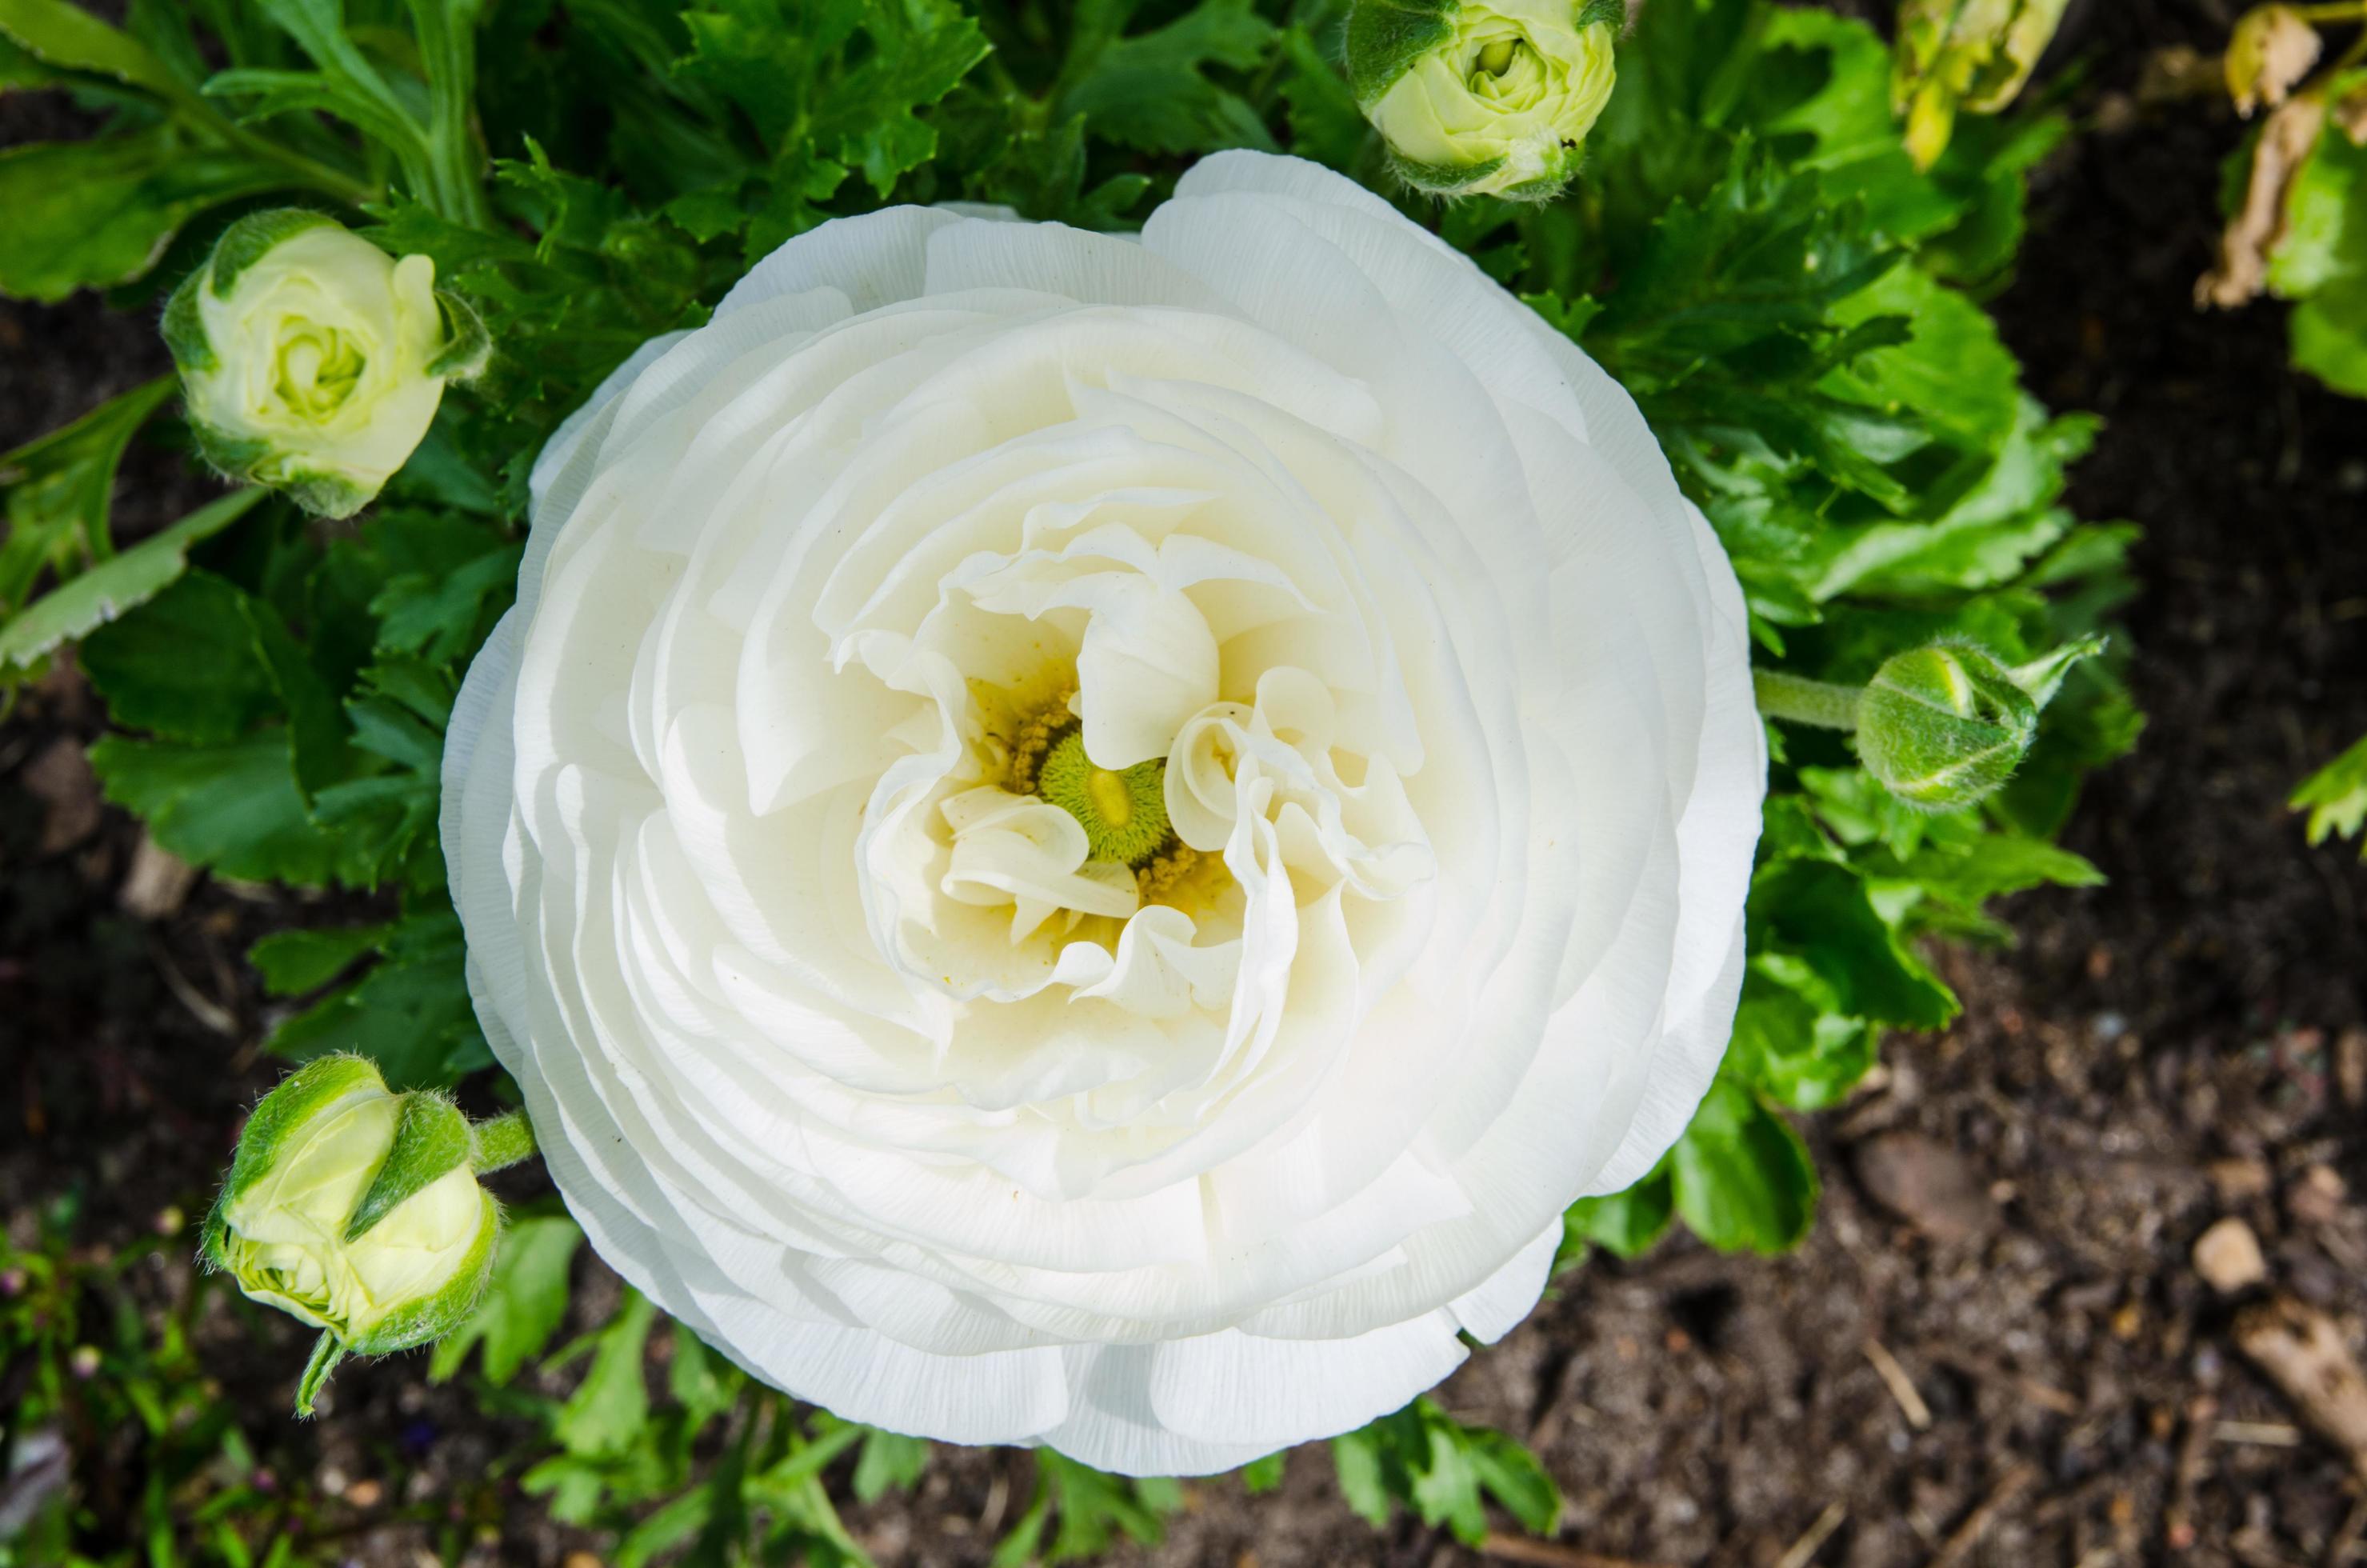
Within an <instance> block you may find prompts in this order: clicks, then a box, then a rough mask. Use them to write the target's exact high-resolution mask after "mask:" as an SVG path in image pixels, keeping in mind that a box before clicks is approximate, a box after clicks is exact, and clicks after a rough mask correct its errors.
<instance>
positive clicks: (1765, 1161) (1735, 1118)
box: [1669, 1078, 1817, 1253]
mask: <svg viewBox="0 0 2367 1568" xmlns="http://www.w3.org/2000/svg"><path fill="white" fill-rule="evenodd" d="M1669 1169H1670V1175H1671V1176H1672V1177H1673V1178H1674V1180H1675V1183H1676V1202H1677V1212H1678V1213H1680V1214H1682V1215H1683V1216H1684V1221H1685V1224H1686V1226H1687V1228H1688V1229H1690V1230H1691V1231H1692V1232H1693V1233H1694V1234H1695V1235H1697V1236H1699V1237H1701V1239H1702V1240H1704V1241H1705V1242H1707V1243H1708V1244H1710V1245H1712V1246H1714V1247H1716V1248H1717V1249H1719V1250H1720V1251H1722V1252H1741V1251H1749V1252H1757V1253H1777V1252H1783V1251H1785V1250H1787V1249H1789V1248H1791V1247H1794V1246H1796V1245H1798V1244H1799V1242H1800V1239H1801V1238H1802V1237H1803V1236H1805V1235H1806V1234H1807V1232H1808V1224H1809V1221H1811V1220H1813V1219H1814V1218H1815V1217H1816V1209H1817V1169H1816V1166H1815V1165H1813V1164H1812V1163H1811V1162H1810V1161H1809V1159H1808V1151H1807V1148H1806V1145H1805V1144H1803V1143H1802V1142H1800V1135H1799V1134H1798V1133H1796V1132H1795V1131H1792V1128H1791V1126H1790V1124H1789V1123H1787V1122H1785V1121H1784V1119H1783V1118H1782V1117H1780V1116H1777V1115H1776V1114H1775V1113H1774V1112H1772V1111H1771V1110H1769V1109H1768V1108H1766V1107H1765V1106H1764V1105H1761V1103H1760V1102H1759V1100H1758V1099H1757V1098H1756V1097H1755V1096H1752V1095H1751V1094H1750V1091H1749V1090H1747V1089H1745V1088H1743V1087H1742V1086H1741V1085H1738V1084H1736V1083H1734V1082H1732V1081H1731V1080H1729V1079H1726V1078H1720V1079H1719V1080H1718V1081H1717V1082H1716V1084H1714V1085H1711V1087H1710V1092H1709V1095H1708V1096H1707V1097H1706V1098H1704V1100H1703V1101H1702V1106H1701V1109H1700V1110H1699V1111H1698V1112H1696V1113H1695V1114H1694V1117H1693V1125H1692V1126H1690V1127H1688V1128H1686V1129H1685V1135H1684V1136H1683V1137H1682V1138H1680V1139H1679V1140H1677V1146H1676V1148H1675V1149H1674V1150H1673V1151H1671V1152H1670V1161H1669Z"/></svg>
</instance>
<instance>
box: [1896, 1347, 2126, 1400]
mask: <svg viewBox="0 0 2367 1568" xmlns="http://www.w3.org/2000/svg"><path fill="white" fill-rule="evenodd" d="M1920 1354H1921V1355H1923V1356H1925V1357H1926V1358H1930V1359H1931V1360H1934V1361H1938V1362H1940V1363H1942V1365H1945V1366H1950V1367H1954V1368H1955V1369H1956V1370H1958V1371H1960V1372H1963V1373H1964V1374H1965V1375H1966V1376H1967V1377H1974V1378H1979V1379H1981V1380H1983V1381H1987V1382H1993V1383H2002V1384H2004V1385H2006V1386H2007V1387H2009V1388H2011V1389H2012V1390H2013V1391H2014V1392H2017V1393H2019V1394H2021V1395H2022V1398H2024V1399H2026V1400H2028V1401H2029V1402H2030V1403H2033V1404H2034V1405H2036V1406H2038V1407H2039V1408H2040V1409H2041V1410H2048V1411H2052V1412H2054V1413H2055V1414H2056V1415H2065V1416H2076V1415H2080V1414H2081V1413H2082V1412H2084V1411H2085V1410H2086V1409H2087V1408H2088V1407H2087V1406H2086V1405H2084V1404H2082V1403H2080V1402H2079V1397H2078V1395H2077V1394H2072V1393H2066V1392H2064V1391H2063V1390H2061V1389H2059V1388H2056V1386H2055V1385H2054V1384H2053V1383H2050V1382H2045V1381H2041V1380H2039V1379H2037V1378H2033V1377H2032V1376H2030V1375H2029V1374H2028V1373H2027V1372H2017V1371H2015V1370H2013V1369H2011V1368H2010V1367H2001V1366H1999V1365H1998V1363H1996V1362H1995V1361H1991V1360H1988V1359H1987V1358H1984V1357H1980V1356H1976V1355H1973V1354H1972V1353H1971V1352H1970V1351H1965V1350H1952V1349H1945V1348H1942V1347H1941V1346H1922V1347H1921V1349H1920Z"/></svg>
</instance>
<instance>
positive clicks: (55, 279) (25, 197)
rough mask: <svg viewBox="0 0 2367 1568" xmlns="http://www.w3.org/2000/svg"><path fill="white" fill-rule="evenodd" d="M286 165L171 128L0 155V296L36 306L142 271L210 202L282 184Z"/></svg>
mask: <svg viewBox="0 0 2367 1568" xmlns="http://www.w3.org/2000/svg"><path fill="white" fill-rule="evenodd" d="M289 183H290V181H289V176H288V174H287V171H286V170H285V169H284V168H282V167H280V166H279V165H275V164H271V163H266V162H264V161H262V160H260V159H257V158H255V157H254V156H251V155H250V154H248V153H242V152H235V151H232V150H230V149H227V148H223V147H221V146H218V145H214V144H210V143H209V142H202V141H198V140H195V139H193V138H191V137H190V136H189V135H187V133H186V132H184V131H181V130H180V129H179V128H178V127H176V126H174V125H169V124H167V125H159V126H155V127H153V128H151V129H149V130H146V131H125V132H123V133H121V134H119V135H113V136H101V137H96V138H93V139H92V140H90V141H87V142H35V143H33V144H32V145H30V146H24V147H11V148H9V149H7V150H6V151H5V152H0V211H6V212H7V213H8V215H9V219H8V222H6V224H5V225H0V294H7V295H10V296H13V297H15V298H17V299H20V300H34V301H40V302H41V303H43V304H51V303H55V302H56V301H60V300H62V299H64V298H65V297H66V296H67V295H68V294H71V293H73V292H74V290H77V289H104V288H109V287H112V286H113V285H115V284H118V283H128V282H130V281H131V280H132V279H133V278H139V277H141V276H142V275H144V274H145V273H146V272H147V271H148V269H149V268H150V267H153V266H155V265H156V262H157V260H158V259H159V258H160V257H162V256H164V247H165V246H166V245H168V244H171V243H172V239H173V236H174V235H175V234H176V233H179V232H180V229H181V226H182V225H183V224H184V223H187V222H188V221H189V220H190V219H192V218H194V217H196V216H197V215H198V213H200V212H202V211H204V210H207V209H208V208H210V207H218V206H220V205H221V204H222V203H224V202H227V201H235V200H238V199H241V198H243V197H250V196H260V195H262V194H264V193H265V192H266V191H273V190H280V189H285V188H287V187H288V186H289Z"/></svg>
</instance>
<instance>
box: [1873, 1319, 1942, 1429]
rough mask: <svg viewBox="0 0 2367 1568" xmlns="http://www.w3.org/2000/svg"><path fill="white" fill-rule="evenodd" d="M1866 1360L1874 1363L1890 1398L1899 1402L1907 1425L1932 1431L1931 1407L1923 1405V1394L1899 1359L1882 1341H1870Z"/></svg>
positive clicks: (1876, 1372)
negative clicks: (1916, 1388)
mask: <svg viewBox="0 0 2367 1568" xmlns="http://www.w3.org/2000/svg"><path fill="white" fill-rule="evenodd" d="M1865 1358H1866V1359H1867V1360H1869V1361H1871V1362H1873V1363H1874V1372H1875V1374H1876V1375H1877V1376H1879V1377H1880V1378H1881V1379H1882V1383H1883V1386H1884V1387H1885V1388H1886V1389H1888V1390H1889V1391H1890V1397H1891V1398H1893V1399H1895V1400H1897V1402H1898V1408H1899V1410H1900V1411H1901V1412H1902V1413H1903V1414H1904V1415H1906V1417H1907V1424H1908V1426H1912V1427H1914V1428H1915V1429H1916V1430H1917V1431H1918V1432H1928V1431H1930V1430H1931V1406H1930V1405H1928V1404H1926V1403H1923V1396H1922V1395H1921V1394H1920V1393H1918V1392H1915V1380H1914V1379H1912V1378H1910V1377H1908V1375H1907V1369H1906V1368H1904V1367H1902V1366H1900V1365H1899V1364H1898V1358H1897V1357H1896V1356H1893V1355H1892V1354H1891V1353H1890V1351H1889V1349H1888V1348H1887V1347H1886V1346H1884V1344H1883V1343H1882V1341H1881V1340H1879V1339H1869V1340H1867V1341H1866V1342H1865Z"/></svg>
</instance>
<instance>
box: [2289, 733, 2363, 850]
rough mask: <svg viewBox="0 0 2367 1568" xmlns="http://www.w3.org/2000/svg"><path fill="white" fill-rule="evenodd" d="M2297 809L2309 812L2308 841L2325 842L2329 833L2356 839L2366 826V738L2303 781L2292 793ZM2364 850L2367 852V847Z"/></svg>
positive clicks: (2294, 805)
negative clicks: (2362, 826) (2363, 826)
mask: <svg viewBox="0 0 2367 1568" xmlns="http://www.w3.org/2000/svg"><path fill="white" fill-rule="evenodd" d="M2291 804H2292V806H2293V810H2295V811H2297V812H2298V811H2306V812H2309V841H2310V842H2311V843H2312V844H2323V843H2325V842H2326V840H2327V838H2328V837H2330V836H2335V835H2339V836H2341V837H2343V838H2355V837H2357V836H2358V835H2359V830H2360V828H2361V825H2367V739H2361V741H2359V742H2358V743H2357V744H2354V745H2352V746H2351V747H2350V750H2348V751H2346V752H2344V753H2343V754H2342V755H2341V756H2338V757H2336V758H2335V759H2334V760H2333V761H2332V762H2329V763H2327V765H2326V766H2325V767H2321V768H2319V769H2318V770H2317V771H2316V773H2313V774H2311V775H2310V776H2309V777H2308V778H2305V779H2303V780H2302V783H2301V787H2300V788H2299V789H2297V790H2294V791H2293V801H2292V802H2291ZM2361 854H2362V855H2367V846H2361Z"/></svg>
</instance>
